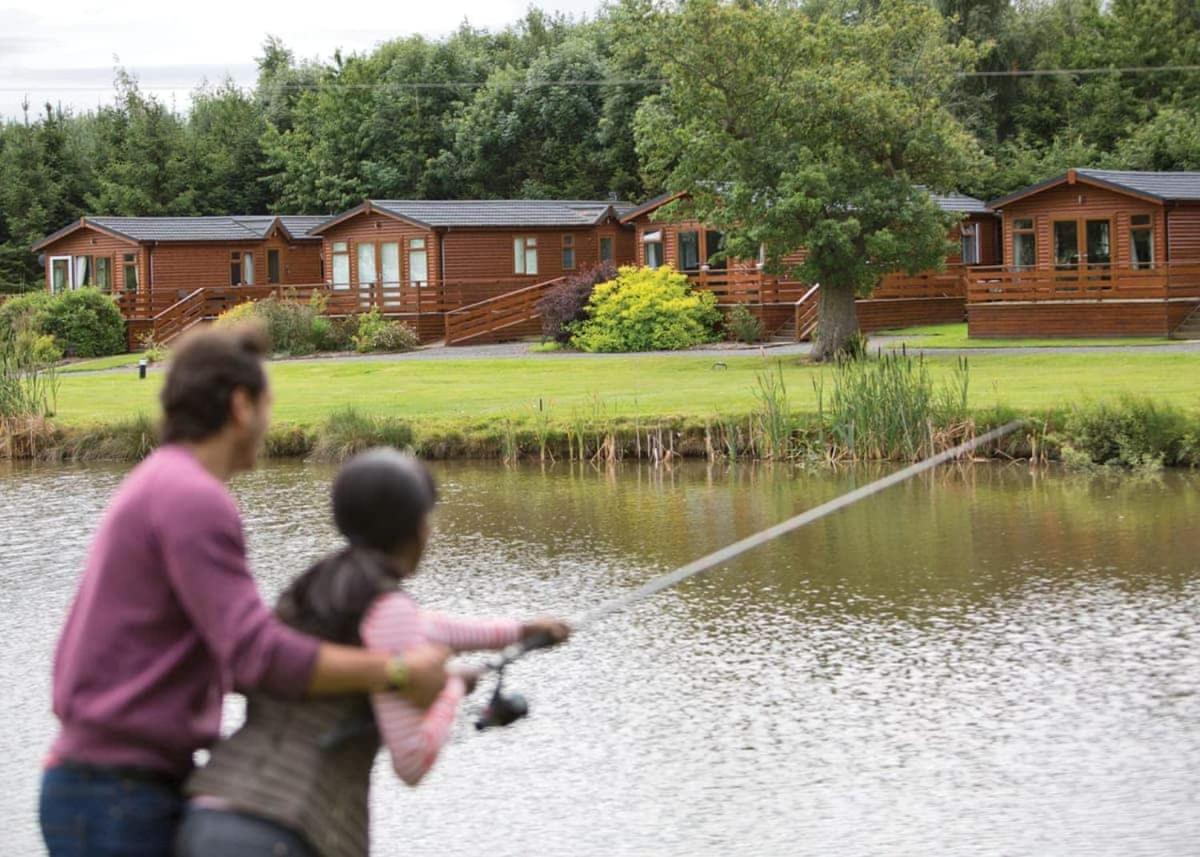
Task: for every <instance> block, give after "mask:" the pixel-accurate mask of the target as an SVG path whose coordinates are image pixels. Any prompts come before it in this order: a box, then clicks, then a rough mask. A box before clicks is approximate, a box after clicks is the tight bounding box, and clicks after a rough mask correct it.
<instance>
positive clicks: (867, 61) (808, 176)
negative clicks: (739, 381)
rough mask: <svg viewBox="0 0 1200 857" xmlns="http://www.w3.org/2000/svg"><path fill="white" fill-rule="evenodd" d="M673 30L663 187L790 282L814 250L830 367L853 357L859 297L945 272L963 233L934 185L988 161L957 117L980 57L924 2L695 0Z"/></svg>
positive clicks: (643, 134) (664, 108) (650, 106)
mask: <svg viewBox="0 0 1200 857" xmlns="http://www.w3.org/2000/svg"><path fill="white" fill-rule="evenodd" d="M652 14H658V15H662V14H664V13H663V12H661V11H660V12H656V13H652ZM670 18H671V19H670V20H664V21H661V22H660V23H661V26H653V27H649V28H647V29H648V30H649V31H652V32H653V33H654V37H653V41H652V49H653V50H655V51H656V53H657V55H658V56H659V58H660V60H661V63H662V67H663V69H664V72H665V74H666V76H667V80H668V85H667V87H666V89H665V91H664V93H663V95H662V96H661V97H656V98H651V99H648V100H647V101H646V102H645V103H644V105H643V107H642V109H641V111H640V112H639V116H638V121H637V133H638V145H639V150H640V151H641V153H642V154H643V158H644V160H643V163H644V166H645V168H646V169H647V170H648V171H649V172H650V174H651V175H650V176H649V179H650V181H652V182H655V181H657V180H659V179H660V177H661V183H662V184H663V185H664V186H665V187H666V188H667V189H669V190H676V191H686V192H688V193H689V194H690V198H689V202H688V207H689V208H690V209H691V211H692V213H693V214H694V215H695V216H697V217H698V218H699V219H701V220H703V221H705V222H706V223H710V224H712V225H714V226H717V227H719V228H721V229H723V230H724V231H725V232H726V234H727V236H728V238H727V245H726V246H727V249H728V252H729V253H730V255H733V256H740V257H753V256H754V255H755V254H756V253H757V251H758V248H759V247H760V246H764V247H765V248H766V252H767V254H768V264H769V266H770V267H772V268H776V269H778V267H779V265H780V264H781V259H782V257H783V256H784V255H785V254H787V253H789V252H792V251H795V250H799V249H803V250H805V251H806V253H807V256H806V258H805V261H804V262H803V264H802V265H799V266H798V267H797V268H796V270H795V271H794V273H795V274H796V275H798V276H799V277H801V278H803V279H804V280H806V281H808V282H814V283H820V285H821V291H820V301H821V303H820V321H819V325H818V334H817V341H816V344H815V347H814V354H815V356H816V357H817V358H818V359H823V358H826V357H829V356H831V355H834V354H836V353H838V352H840V351H842V350H843V349H844V348H845V347H846V346H847V344H848V343H849V342H850V340H851V338H852V337H854V336H855V335H856V333H857V330H858V325H857V317H856V312H855V305H854V300H855V297H856V296H858V295H860V294H867V293H869V292H870V291H871V289H872V288H873V287H874V286H875V285H876V283H877V281H878V279H879V277H880V276H881V275H882V274H884V273H887V272H889V271H897V270H904V271H908V272H913V273H915V272H917V271H920V270H924V269H929V268H936V267H938V266H940V265H942V264H944V259H945V255H946V250H947V246H948V241H947V231H948V229H949V227H950V226H951V221H950V220H949V219H948V218H947V216H946V215H945V214H944V213H943V212H941V211H940V210H939V209H938V208H937V206H935V205H934V204H933V202H932V200H931V199H930V196H929V193H928V190H927V188H928V189H932V190H938V191H946V190H952V189H954V188H956V187H957V186H959V185H960V184H961V183H962V182H963V180H964V179H965V177H967V176H968V175H969V174H970V172H971V170H972V167H973V165H975V164H976V163H977V161H978V158H979V155H978V152H977V148H976V146H975V144H974V140H973V138H972V137H971V136H970V135H969V134H968V133H967V132H966V130H965V129H964V128H963V126H962V124H961V123H960V122H959V121H958V120H957V119H956V118H955V117H954V116H953V115H952V114H951V113H950V111H949V110H948V109H947V108H946V106H945V105H946V98H947V93H948V92H949V91H950V90H951V88H952V87H953V86H954V84H955V80H956V75H957V74H958V73H959V72H961V71H962V70H964V69H968V68H970V67H971V66H972V64H973V63H974V62H975V60H976V57H977V52H976V50H975V48H974V47H973V45H972V44H971V43H970V42H968V41H961V42H951V41H950V40H949V39H948V38H947V34H946V28H947V24H946V21H945V19H943V18H942V16H941V15H940V14H939V13H938V12H937V11H936V10H934V9H932V8H931V7H930V6H929V5H928V4H927V3H924V2H920V0H884V2H882V3H880V4H879V7H878V9H876V10H873V11H870V12H869V13H867V14H865V15H863V16H861V17H860V16H845V15H837V16H835V15H832V14H828V13H825V14H821V15H820V16H818V17H812V16H810V15H807V14H805V13H804V12H803V11H802V10H800V9H798V8H797V7H796V5H795V4H793V3H787V2H779V0H765V2H721V0H683V2H682V3H681V4H680V7H679V9H678V12H677V13H676V14H673V15H671V16H670Z"/></svg>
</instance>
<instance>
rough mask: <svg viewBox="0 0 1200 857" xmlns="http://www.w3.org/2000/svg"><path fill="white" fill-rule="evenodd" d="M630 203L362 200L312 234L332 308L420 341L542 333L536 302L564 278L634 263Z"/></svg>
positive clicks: (475, 339)
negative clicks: (375, 315)
mask: <svg viewBox="0 0 1200 857" xmlns="http://www.w3.org/2000/svg"><path fill="white" fill-rule="evenodd" d="M628 207H629V206H628V205H627V204H623V203H617V202H610V201H595V200H368V201H366V202H364V203H362V204H361V205H359V206H357V207H355V208H352V209H350V210H349V211H347V212H345V213H343V214H340V215H338V216H337V217H334V218H333V219H332V220H328V221H326V222H325V223H324V224H322V225H321V226H319V227H317V228H315V229H313V230H312V234H314V235H319V236H320V237H321V238H322V239H323V242H324V244H323V253H324V257H325V264H326V270H328V271H329V272H330V276H329V277H328V278H327V280H328V285H329V289H330V292H331V297H330V303H329V306H330V309H331V311H335V312H356V311H359V310H360V309H366V308H369V307H371V306H377V307H379V308H380V309H381V311H382V312H384V313H387V314H389V315H393V316H396V317H398V318H400V319H402V320H405V321H408V322H409V323H410V324H412V325H413V326H414V327H415V328H416V329H417V331H418V333H419V334H420V336H421V338H422V340H426V341H429V340H436V339H442V338H443V337H444V338H445V340H446V342H447V344H454V343H461V342H471V343H477V342H489V341H495V340H497V339H512V338H519V337H521V336H527V335H533V334H537V333H539V332H540V331H541V322H540V319H539V318H538V313H537V309H536V303H537V301H538V300H540V299H541V297H542V296H543V295H544V294H545V293H546V292H547V291H548V290H549V289H551V288H553V287H554V286H555V285H557V284H558V283H560V282H561V281H562V279H563V278H564V277H566V276H567V275H569V274H571V273H573V272H575V271H581V270H584V269H586V268H590V267H592V266H594V265H596V264H598V263H601V262H612V263H614V264H616V265H624V264H629V263H630V262H631V261H632V260H633V239H632V235H631V234H630V232H629V230H628V229H625V228H623V227H622V226H621V223H620V215H621V213H622V212H623V211H624V210H626V209H627V208H628Z"/></svg>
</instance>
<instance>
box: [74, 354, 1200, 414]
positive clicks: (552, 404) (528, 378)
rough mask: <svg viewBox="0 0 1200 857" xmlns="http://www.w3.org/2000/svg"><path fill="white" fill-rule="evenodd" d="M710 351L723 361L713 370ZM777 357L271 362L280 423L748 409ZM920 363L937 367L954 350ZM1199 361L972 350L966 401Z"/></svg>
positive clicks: (1037, 393)
mask: <svg viewBox="0 0 1200 857" xmlns="http://www.w3.org/2000/svg"><path fill="white" fill-rule="evenodd" d="M718 361H720V362H722V363H724V364H725V365H726V366H727V367H728V368H724V369H722V368H714V364H716V363H717V362H718ZM775 362H776V360H774V359H768V361H766V362H765V363H764V360H763V359H762V358H761V357H758V356H739V357H734V356H727V355H704V356H700V355H696V356H692V355H686V356H673V357H672V356H667V357H637V356H630V357H612V358H590V357H560V358H548V357H515V358H506V359H497V360H466V359H464V360H421V361H416V360H412V361H391V362H387V361H332V360H325V361H316V362H308V363H301V362H282V363H275V364H272V365H271V368H270V371H271V377H272V379H273V384H274V388H275V393H276V420H277V421H278V422H290V423H302V424H310V423H313V422H316V421H319V420H321V419H322V418H323V417H324V416H325V415H326V414H328V413H329V412H330V411H331V410H333V409H335V408H338V407H340V406H345V405H354V406H355V407H357V408H359V409H360V410H362V411H364V412H367V413H372V414H380V415H392V416H400V417H410V418H413V417H415V418H422V417H423V418H429V419H431V420H440V419H446V418H455V419H464V418H465V419H468V420H469V419H475V418H487V417H489V416H497V415H505V414H508V415H515V414H523V415H529V414H531V413H532V412H533V409H535V408H536V407H537V403H538V399H539V398H540V399H542V400H543V401H544V403H545V406H546V407H547V408H548V409H549V411H550V413H551V414H552V415H553V416H555V417H558V418H561V419H568V418H570V417H571V416H572V415H573V414H575V413H585V412H586V413H588V414H590V413H591V412H592V410H593V408H594V407H595V406H596V404H597V403H599V404H600V405H602V406H603V408H604V410H605V412H606V413H607V414H609V415H612V416H618V415H632V414H635V413H637V414H640V415H642V416H647V417H648V416H655V415H678V416H697V417H707V416H711V415H714V414H717V413H725V414H729V413H737V412H744V411H746V410H749V409H750V408H752V407H753V406H754V388H755V375H756V373H758V372H760V371H762V369H763V368H764V366H766V365H770V366H774V365H775ZM927 362H928V363H929V365H930V366H931V367H932V369H933V372H934V373H935V376H936V375H939V374H944V373H946V372H948V371H949V370H950V369H951V368H952V367H953V366H954V363H955V358H951V357H944V358H939V357H930V358H927ZM783 365H784V374H785V379H786V382H787V386H788V392H789V396H790V401H791V405H792V407H793V409H795V410H801V411H803V410H813V409H815V403H816V394H815V392H814V387H813V381H814V379H815V378H817V377H818V376H819V375H820V374H821V373H823V372H828V371H829V370H827V369H822V368H818V367H814V366H812V365H809V364H806V363H805V362H804V361H803V360H802V359H800V358H784V360H783ZM1198 369H1200V355H1197V354H1191V353H1178V354H1173V353H1153V352H1152V353H1144V354H1137V353H1132V354H1130V353H1123V352H1113V353H1112V354H1050V355H1046V354H1030V355H980V356H978V357H972V358H971V359H970V380H971V403H972V405H973V406H974V407H977V408H989V407H993V406H995V405H1006V406H1010V407H1013V408H1018V409H1022V410H1027V411H1038V410H1043V409H1049V408H1055V407H1062V406H1065V405H1068V404H1070V403H1073V402H1085V401H1099V400H1104V399H1114V398H1118V397H1119V396H1121V395H1122V394H1123V393H1135V394H1139V395H1145V396H1149V397H1151V398H1154V399H1156V400H1159V401H1164V402H1173V403H1175V404H1178V405H1179V406H1181V407H1183V408H1185V409H1187V410H1189V411H1193V412H1197V411H1200V384H1197V376H1198V372H1197V370H1198ZM162 378H163V373H162V372H154V373H151V375H150V377H149V378H148V379H147V380H145V381H139V380H138V379H137V377H136V374H134V373H112V374H104V375H92V376H83V375H66V376H63V377H62V378H60V392H59V399H58V418H59V420H60V421H61V422H62V423H64V424H68V425H70V424H74V425H78V424H82V423H88V422H107V421H111V420H115V419H120V418H124V417H129V416H133V415H135V414H137V413H138V412H139V411H140V412H144V413H147V414H153V413H155V410H156V401H155V394H156V393H157V390H158V386H159V384H160V383H161V381H162Z"/></svg>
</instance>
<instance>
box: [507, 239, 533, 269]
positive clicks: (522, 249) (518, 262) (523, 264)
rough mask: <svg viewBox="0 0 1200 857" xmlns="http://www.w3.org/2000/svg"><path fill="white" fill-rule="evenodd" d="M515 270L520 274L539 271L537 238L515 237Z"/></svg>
mask: <svg viewBox="0 0 1200 857" xmlns="http://www.w3.org/2000/svg"><path fill="white" fill-rule="evenodd" d="M513 271H514V272H516V273H518V274H536V273H537V272H538V258H537V238H534V237H531V236H519V237H517V238H514V239H513Z"/></svg>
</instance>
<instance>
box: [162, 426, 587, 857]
mask: <svg viewBox="0 0 1200 857" xmlns="http://www.w3.org/2000/svg"><path fill="white" fill-rule="evenodd" d="M436 500H437V492H436V489H435V487H434V483H433V479H432V477H431V476H430V474H429V471H428V470H427V469H426V468H425V467H424V465H422V464H421V463H420V462H419V461H418V460H417V459H415V458H413V457H412V456H408V455H404V454H402V453H399V452H396V451H394V450H389V449H377V450H372V451H370V452H366V453H363V454H362V455H359V456H357V457H355V458H354V459H352V460H350V461H349V462H348V463H347V464H346V465H345V466H344V467H343V468H342V469H341V471H340V472H339V473H338V475H337V478H336V479H335V480H334V484H333V515H334V521H335V522H336V524H337V527H338V529H339V530H340V531H341V533H342V534H343V535H344V536H345V537H346V540H347V542H348V545H347V546H346V547H345V548H343V549H342V550H340V551H338V552H337V553H334V554H332V555H330V556H328V557H325V558H324V559H322V560H320V561H318V562H317V563H316V564H315V565H314V566H313V567H312V568H310V569H309V570H308V571H306V572H305V573H304V574H303V575H301V576H300V578H299V579H297V580H296V581H295V582H294V583H293V584H292V585H291V586H290V587H289V588H288V590H287V591H286V592H284V594H283V595H282V596H281V597H280V600H279V604H278V607H277V613H278V614H279V616H280V618H281V619H282V620H283V621H284V622H286V623H287V624H289V625H292V626H293V627H295V628H297V629H300V630H302V631H305V632H307V633H309V634H312V635H314V636H318V637H322V638H324V639H327V640H332V641H336V642H339V643H352V644H361V645H363V646H365V647H366V648H369V649H387V650H390V651H393V652H397V653H402V652H404V651H405V649H407V648H409V647H411V646H414V645H418V644H421V643H438V644H442V645H445V646H448V647H449V648H450V649H452V650H454V651H458V652H463V651H469V650H476V649H500V648H504V647H505V646H507V645H509V644H512V643H515V642H518V641H519V640H522V639H525V638H528V637H532V636H536V635H548V636H549V637H550V638H551V639H553V640H554V641H555V642H561V641H562V640H565V639H566V637H567V635H568V628H567V626H566V625H565V624H564V623H562V622H559V621H554V620H539V621H533V622H526V623H519V622H515V621H503V620H497V621H469V620H464V619H457V618H453V617H450V616H444V615H441V614H438V613H433V612H430V611H425V610H421V609H420V608H419V607H418V606H417V604H416V602H415V601H413V600H412V598H410V597H409V596H408V595H406V594H405V593H404V592H403V591H402V590H401V588H400V582H401V581H402V580H403V579H404V578H406V577H409V576H410V575H412V574H413V573H414V572H415V571H416V568H417V565H418V563H419V562H420V559H421V555H422V554H423V553H424V550H425V545H426V544H427V542H428V541H429V536H430V532H431V529H430V523H429V517H430V514H431V512H432V511H433V507H434V504H435V502H436ZM475 677H476V676H475V674H470V673H466V672H460V673H458V674H455V675H452V676H451V678H450V679H449V681H447V683H446V687H445V689H444V690H443V691H442V693H441V696H439V697H438V699H437V700H436V701H435V702H434V704H433V705H432V706H431V707H430V708H429V709H428V710H422V709H420V708H417V707H416V706H414V705H412V704H411V703H408V702H406V701H404V700H403V699H401V698H400V697H398V696H395V695H392V694H375V695H373V696H372V697H371V698H370V699H369V700H368V699H367V698H366V697H360V696H345V697H337V698H331V699H325V700H319V699H314V700H306V701H286V700H280V699H276V698H272V697H266V696H261V695H252V696H250V697H249V698H248V704H247V714H246V723H245V725H244V726H243V727H242V728H241V730H239V731H238V732H237V733H235V734H234V735H233V736H231V737H230V738H229V739H228V740H226V741H224V742H222V743H220V744H218V745H217V747H216V748H214V750H213V751H212V756H211V758H210V760H209V762H208V764H207V765H206V766H205V767H203V768H201V769H199V770H198V771H196V772H195V773H194V774H193V775H192V777H191V778H190V779H189V781H188V783H187V786H186V792H187V794H188V795H190V796H191V797H192V800H191V803H190V805H189V808H188V812H187V815H186V817H185V819H184V823H183V826H182V827H181V829H180V832H179V839H178V843H177V853H178V855H179V857H259V855H262V857H268V855H269V857H279V855H288V857H363V855H366V854H367V850H368V830H367V827H368V804H369V801H368V790H369V787H370V773H371V767H372V763H373V761H374V758H375V755H376V753H377V751H378V749H379V747H380V738H381V737H382V740H383V742H384V743H386V745H387V747H388V750H389V751H390V752H391V757H392V766H393V768H394V769H395V771H396V774H397V775H398V776H399V777H400V778H401V779H402V780H404V781H405V782H406V783H408V784H409V785H416V784H417V783H418V782H420V780H421V778H422V777H423V776H424V775H425V774H426V773H427V772H428V771H429V769H430V768H431V767H432V766H433V763H434V761H435V760H436V759H437V755H438V751H439V750H440V749H441V747H442V745H443V744H444V743H445V742H446V739H447V738H448V737H449V734H450V728H451V726H452V724H453V721H454V715H455V712H456V710H457V708H458V705H459V702H460V701H461V700H462V698H463V696H464V695H465V694H466V693H467V692H468V691H469V687H473V685H474V680H475ZM372 718H373V719H374V722H375V724H376V725H377V726H378V731H375V730H373V729H370V728H365V729H364V728H362V725H363V723H364V722H365V723H366V724H367V725H368V726H369V724H370V721H371V719H372Z"/></svg>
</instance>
